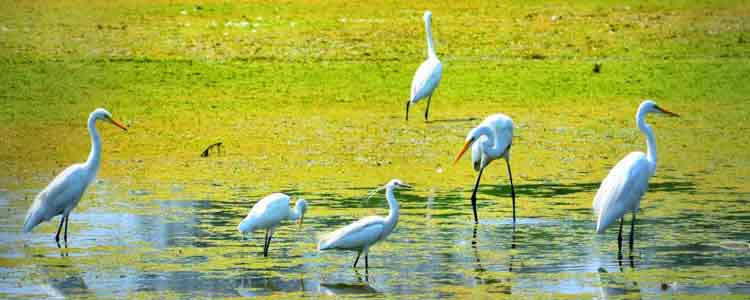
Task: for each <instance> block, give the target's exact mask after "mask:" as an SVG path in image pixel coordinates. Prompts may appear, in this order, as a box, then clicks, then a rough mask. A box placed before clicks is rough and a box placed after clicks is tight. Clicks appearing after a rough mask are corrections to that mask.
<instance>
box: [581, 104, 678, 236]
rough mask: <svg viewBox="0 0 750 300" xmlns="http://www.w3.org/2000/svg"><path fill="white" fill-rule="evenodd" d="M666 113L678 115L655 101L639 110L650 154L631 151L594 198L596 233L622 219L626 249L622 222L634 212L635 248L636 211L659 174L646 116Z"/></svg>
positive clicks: (642, 129) (652, 138)
mask: <svg viewBox="0 0 750 300" xmlns="http://www.w3.org/2000/svg"><path fill="white" fill-rule="evenodd" d="M648 113H663V114H667V115H670V116H678V115H677V114H675V113H673V112H670V111H667V110H665V109H663V108H661V107H659V106H658V105H656V103H654V102H653V101H651V100H646V101H643V102H642V103H641V105H640V106H639V107H638V112H637V113H636V115H635V123H636V125H637V126H638V128H639V129H640V130H641V132H643V134H645V135H646V146H647V147H648V150H647V153H646V154H644V153H643V152H631V153H630V154H628V155H627V156H625V158H623V159H622V160H621V161H620V162H618V163H617V165H615V167H614V168H612V170H611V171H610V172H609V175H607V178H604V181H602V185H601V186H600V187H599V191H597V192H596V197H595V198H594V203H593V206H594V212H595V213H596V215H597V221H596V233H604V230H606V229H607V226H609V225H610V224H612V222H614V221H615V220H617V219H620V233H619V235H618V237H617V240H618V244H617V245H618V246H619V247H621V246H622V223H623V220H624V219H625V214H626V213H627V212H628V211H633V219H632V222H631V223H630V248H631V249H632V248H633V234H634V229H635V212H636V210H637V209H638V208H639V207H640V202H641V197H643V194H644V193H646V189H648V180H649V178H651V176H653V175H654V171H656V137H654V132H653V131H652V130H651V126H649V125H648V124H646V120H645V118H646V114H648Z"/></svg>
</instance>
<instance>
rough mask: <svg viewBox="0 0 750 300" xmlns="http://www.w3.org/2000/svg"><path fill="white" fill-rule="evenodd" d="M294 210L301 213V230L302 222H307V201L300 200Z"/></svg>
mask: <svg viewBox="0 0 750 300" xmlns="http://www.w3.org/2000/svg"><path fill="white" fill-rule="evenodd" d="M294 210H295V211H296V212H297V213H299V219H297V224H299V228H302V222H303V221H304V220H305V212H307V200H305V199H302V198H299V199H298V200H297V204H295V205H294Z"/></svg>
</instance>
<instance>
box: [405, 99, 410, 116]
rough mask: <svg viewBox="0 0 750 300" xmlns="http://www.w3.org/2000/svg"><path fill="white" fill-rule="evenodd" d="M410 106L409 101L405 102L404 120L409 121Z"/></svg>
mask: <svg viewBox="0 0 750 300" xmlns="http://www.w3.org/2000/svg"><path fill="white" fill-rule="evenodd" d="M410 104H411V100H406V120H407V121H409V105H410Z"/></svg>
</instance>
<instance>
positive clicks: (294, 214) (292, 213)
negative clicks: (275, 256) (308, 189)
mask: <svg viewBox="0 0 750 300" xmlns="http://www.w3.org/2000/svg"><path fill="white" fill-rule="evenodd" d="M306 211H307V201H305V199H302V198H300V199H298V200H297V204H295V205H294V209H293V210H292V209H290V208H289V196H288V195H286V194H282V193H273V194H270V195H268V196H266V197H264V198H263V199H261V200H260V201H258V203H255V205H253V208H252V209H250V212H249V213H248V214H247V217H245V218H244V219H243V220H242V222H240V224H239V225H237V230H239V231H240V232H241V233H242V234H243V235H244V234H245V233H247V232H250V233H252V232H253V231H254V230H256V229H265V230H266V237H265V239H263V256H265V257H267V256H268V247H269V246H270V245H271V238H272V237H273V233H274V231H275V230H276V227H277V226H279V224H280V223H281V221H283V220H286V219H290V220H297V223H298V224H299V227H300V228H301V227H302V221H303V220H304V219H305V212H306Z"/></svg>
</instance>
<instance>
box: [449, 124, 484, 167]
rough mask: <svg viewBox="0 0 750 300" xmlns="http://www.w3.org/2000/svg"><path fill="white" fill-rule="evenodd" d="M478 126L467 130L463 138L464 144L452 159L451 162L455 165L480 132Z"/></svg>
mask: <svg viewBox="0 0 750 300" xmlns="http://www.w3.org/2000/svg"><path fill="white" fill-rule="evenodd" d="M480 128H481V127H480V126H477V127H474V128H472V129H471V130H469V133H468V134H467V135H466V139H465V140H464V145H463V146H462V147H461V150H460V151H458V155H456V158H455V159H454V160H453V164H454V165H455V164H456V163H457V162H458V160H459V159H461V157H462V156H464V153H466V150H468V149H469V147H470V146H471V144H473V143H474V142H476V141H477V140H478V139H479V137H480V136H482V134H481V130H480Z"/></svg>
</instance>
